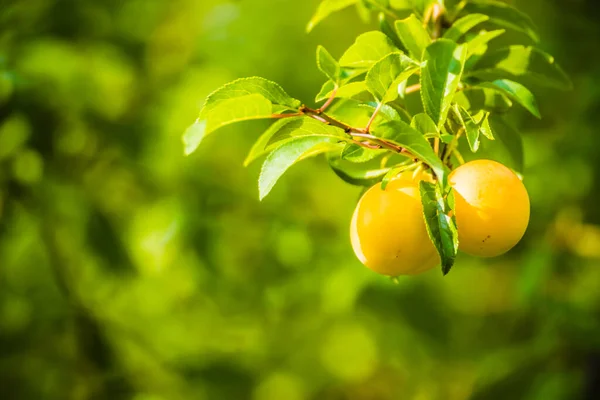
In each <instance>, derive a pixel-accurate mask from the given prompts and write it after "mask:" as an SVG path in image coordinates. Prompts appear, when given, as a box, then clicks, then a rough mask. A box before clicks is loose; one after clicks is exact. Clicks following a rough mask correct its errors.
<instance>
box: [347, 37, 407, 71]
mask: <svg viewBox="0 0 600 400" xmlns="http://www.w3.org/2000/svg"><path fill="white" fill-rule="evenodd" d="M396 51H398V49H397V48H396V47H395V46H394V43H393V42H392V41H391V40H390V38H388V37H387V36H386V35H385V34H383V33H381V32H379V31H372V32H367V33H363V34H362V35H360V36H359V37H358V38H356V41H355V42H354V44H352V46H350V48H348V50H346V52H345V53H344V54H343V55H342V58H340V65H341V66H343V67H350V68H370V67H371V66H372V65H373V64H375V63H376V62H377V61H379V60H381V59H382V58H383V57H385V56H387V55H388V54H390V53H393V52H396Z"/></svg>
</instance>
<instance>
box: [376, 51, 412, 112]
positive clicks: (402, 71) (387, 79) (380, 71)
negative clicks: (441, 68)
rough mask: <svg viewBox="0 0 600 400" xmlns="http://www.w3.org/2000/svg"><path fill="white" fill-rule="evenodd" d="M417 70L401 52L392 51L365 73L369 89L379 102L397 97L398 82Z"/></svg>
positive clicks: (386, 101) (385, 101)
mask: <svg viewBox="0 0 600 400" xmlns="http://www.w3.org/2000/svg"><path fill="white" fill-rule="evenodd" d="M418 70H419V67H418V66H415V64H414V63H413V61H412V60H411V59H409V58H408V57H406V56H405V55H404V54H402V53H392V54H390V55H388V56H387V57H385V58H383V59H382V60H380V61H378V62H377V63H375V65H373V67H372V68H371V69H370V70H369V72H368V73H367V78H366V84H367V87H368V88H369V91H370V92H371V93H372V94H373V96H375V98H376V99H377V100H378V101H379V102H380V103H384V104H385V103H388V102H390V101H394V100H395V99H396V98H398V84H399V83H400V82H402V81H405V80H406V79H408V78H409V77H410V76H411V75H413V74H414V73H416V72H417V71H418Z"/></svg>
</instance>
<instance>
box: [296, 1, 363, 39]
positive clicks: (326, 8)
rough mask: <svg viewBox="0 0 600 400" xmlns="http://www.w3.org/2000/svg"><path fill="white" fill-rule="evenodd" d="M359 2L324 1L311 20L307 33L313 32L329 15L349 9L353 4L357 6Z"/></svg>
mask: <svg viewBox="0 0 600 400" xmlns="http://www.w3.org/2000/svg"><path fill="white" fill-rule="evenodd" d="M356 2H358V0H323V1H321V4H319V8H317V11H316V12H315V14H314V15H313V17H312V18H311V19H310V22H309V23H308V26H307V27H306V31H307V32H310V31H312V30H313V28H314V27H315V26H317V24H318V23H320V22H321V21H323V20H324V19H325V18H327V17H328V16H329V15H331V14H333V13H334V12H336V11H340V10H342V9H344V8H346V7H349V6H351V5H353V4H356Z"/></svg>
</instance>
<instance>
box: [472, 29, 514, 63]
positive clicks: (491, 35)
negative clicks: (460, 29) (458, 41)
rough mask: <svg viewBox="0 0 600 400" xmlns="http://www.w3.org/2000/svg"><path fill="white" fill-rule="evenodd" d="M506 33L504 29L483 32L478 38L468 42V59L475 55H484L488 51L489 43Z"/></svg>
mask: <svg viewBox="0 0 600 400" xmlns="http://www.w3.org/2000/svg"><path fill="white" fill-rule="evenodd" d="M504 32H506V31H505V30H504V29H498V30H495V31H482V32H480V33H479V34H478V35H477V36H475V37H473V38H472V39H470V40H468V41H467V42H466V43H467V58H469V57H471V56H472V55H473V54H483V53H484V52H485V50H487V47H488V43H489V42H491V41H492V40H494V39H496V38H497V37H498V36H500V35H502V34H504Z"/></svg>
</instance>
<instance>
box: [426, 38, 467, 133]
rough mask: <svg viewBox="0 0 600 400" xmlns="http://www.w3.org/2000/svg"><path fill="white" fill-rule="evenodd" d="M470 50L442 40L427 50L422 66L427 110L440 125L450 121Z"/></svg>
mask: <svg viewBox="0 0 600 400" xmlns="http://www.w3.org/2000/svg"><path fill="white" fill-rule="evenodd" d="M466 55H467V52H466V47H465V46H458V45H457V44H456V43H455V42H452V41H450V40H447V39H440V40H437V41H435V42H433V43H432V44H431V45H429V47H427V49H425V53H424V57H423V61H424V63H425V65H424V66H423V67H422V68H421V99H422V101H423V108H424V109H425V112H426V113H427V114H428V115H429V116H430V117H431V119H433V121H434V122H435V123H436V124H437V126H438V127H439V126H442V125H443V124H444V122H445V121H446V116H447V115H448V110H449V109H450V105H451V103H452V99H453V98H454V94H455V92H456V89H457V87H458V84H459V82H460V78H461V75H462V71H463V65H464V62H465V58H466Z"/></svg>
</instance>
